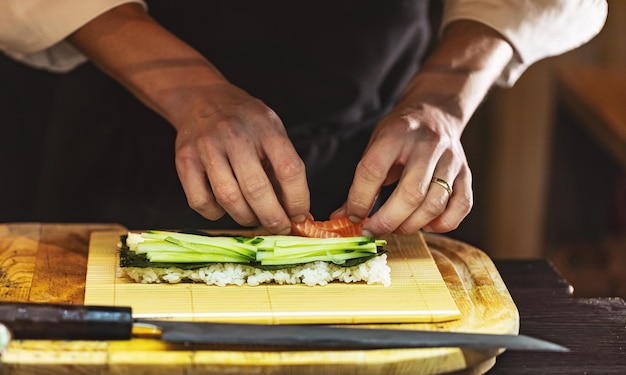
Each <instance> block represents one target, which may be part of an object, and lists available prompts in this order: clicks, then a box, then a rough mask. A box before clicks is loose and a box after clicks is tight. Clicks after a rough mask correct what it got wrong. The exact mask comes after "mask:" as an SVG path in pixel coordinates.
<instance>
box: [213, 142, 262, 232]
mask: <svg viewBox="0 0 626 375" xmlns="http://www.w3.org/2000/svg"><path fill="white" fill-rule="evenodd" d="M202 155H204V157H205V161H204V166H205V170H206V173H207V176H208V178H209V184H210V186H211V189H212V191H213V195H214V196H215V200H216V201H217V203H218V204H219V205H220V206H221V207H223V209H224V210H225V211H226V212H228V214H229V215H230V216H231V217H232V218H233V220H235V221H236V222H237V223H239V224H241V225H243V226H255V225H258V224H259V220H258V219H257V216H256V214H255V213H254V211H253V210H252V208H251V207H250V206H249V205H248V203H247V201H246V199H245V198H244V195H243V193H242V192H241V190H240V186H239V183H238V181H237V178H236V177H235V175H234V174H233V169H232V168H231V165H230V163H229V160H228V159H227V155H225V154H223V153H218V152H213V153H209V152H203V153H202Z"/></svg>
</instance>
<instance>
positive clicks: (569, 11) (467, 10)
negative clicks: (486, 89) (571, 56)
mask: <svg viewBox="0 0 626 375" xmlns="http://www.w3.org/2000/svg"><path fill="white" fill-rule="evenodd" d="M607 14H608V4H607V2H606V0H446V2H445V6H444V14H443V19H442V25H441V30H443V29H444V28H445V27H446V26H447V25H448V24H450V23H451V22H453V21H456V20H474V21H477V22H481V23H483V24H485V25H487V26H489V27H491V28H493V29H494V30H496V31H498V32H499V33H500V34H501V35H502V36H503V37H504V38H506V39H507V40H508V41H509V43H511V45H512V47H513V48H514V50H515V55H514V58H513V59H512V60H511V62H510V63H509V64H508V66H507V67H506V69H504V71H503V72H502V75H501V76H500V77H499V79H498V80H497V82H496V84H498V85H500V86H504V87H509V86H512V85H513V84H514V83H515V82H516V81H517V79H518V78H519V77H520V76H521V75H522V73H523V72H524V71H525V70H526V69H527V68H528V67H529V66H530V65H532V64H533V63H535V62H537V61H539V60H541V59H544V58H547V57H550V56H556V55H559V54H562V53H564V52H567V51H570V50H573V49H575V48H577V47H579V46H581V45H582V44H584V43H586V42H588V41H589V40H591V39H592V38H593V37H594V36H596V35H597V34H598V33H599V32H600V31H601V30H602V27H603V26H604V24H605V22H606V17H607Z"/></svg>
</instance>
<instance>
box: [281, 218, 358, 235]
mask: <svg viewBox="0 0 626 375" xmlns="http://www.w3.org/2000/svg"><path fill="white" fill-rule="evenodd" d="M366 221H367V218H366V219H364V220H363V221H361V222H360V223H357V224H355V223H353V222H351V221H350V219H348V218H347V217H340V218H336V219H330V220H326V221H315V220H314V219H313V218H312V217H309V218H307V219H306V220H304V221H303V222H301V223H294V222H292V223H291V234H292V235H294V236H303V237H315V238H328V237H353V236H360V235H361V229H363V224H365V222H366Z"/></svg>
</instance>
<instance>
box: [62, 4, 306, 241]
mask: <svg viewBox="0 0 626 375" xmlns="http://www.w3.org/2000/svg"><path fill="white" fill-rule="evenodd" d="M68 40H69V41H70V42H71V43H73V44H74V46H75V47H76V48H78V49H79V50H80V51H82V52H83V53H84V54H85V55H86V56H88V57H89V58H90V59H91V60H92V61H93V62H94V63H95V64H97V65H98V66H99V67H100V68H101V69H102V70H103V71H105V72H106V73H107V74H109V75H110V76H111V77H113V78H114V79H116V80H117V81H118V82H120V83H121V84H122V85H124V86H125V87H126V88H128V89H129V90H130V91H131V92H132V93H133V94H134V95H135V96H136V97H137V98H138V99H140V100H141V101H142V102H143V103H145V104H146V105H147V106H148V107H150V108H152V109H153V110H154V111H155V112H157V113H158V114H160V115H161V116H163V117H164V118H165V119H167V120H168V121H169V122H170V123H171V124H172V125H173V126H174V127H175V128H176V130H177V139H176V167H177V170H178V174H179V177H180V180H181V182H182V185H183V188H184V190H185V193H186V195H187V199H188V201H189V204H190V205H191V207H193V208H194V209H195V210H197V211H198V212H199V213H200V214H202V215H204V216H205V217H207V218H208V219H218V218H220V217H221V216H222V215H224V213H225V212H228V213H229V214H230V215H231V216H232V217H233V218H234V219H235V220H236V221H237V222H238V223H240V224H242V225H246V226H247V225H257V224H261V225H263V226H264V227H265V228H266V229H268V230H269V231H271V232H272V233H288V232H289V231H290V228H291V222H290V218H291V219H292V220H294V221H302V220H304V218H305V215H306V214H307V213H308V212H309V191H308V187H307V182H306V174H305V171H304V164H303V162H302V160H300V158H299V156H298V155H297V153H296V151H295V150H294V148H293V146H292V144H291V142H290V141H289V139H287V134H286V132H285V129H284V127H283V124H282V123H281V121H280V119H279V118H278V116H276V114H275V113H274V112H273V111H272V110H270V109H269V108H268V107H266V106H265V104H263V103H262V102H261V101H259V100H258V99H255V98H253V97H251V96H250V95H248V94H247V93H246V92H244V91H242V90H240V89H238V88H237V87H235V86H233V85H231V84H230V83H229V82H228V81H227V80H226V79H225V78H224V77H223V76H222V74H221V73H220V72H219V71H218V70H217V69H216V67H215V66H213V65H212V64H211V62H209V61H208V60H207V59H206V58H205V57H204V56H202V55H201V54H200V53H198V51H196V50H195V49H193V48H192V47H191V46H189V45H188V44H187V43H185V42H183V41H182V40H180V39H178V38H177V37H176V36H175V35H173V34H172V33H170V32H169V31H168V30H166V29H165V28H163V27H162V26H161V25H159V24H158V23H157V22H156V21H155V20H154V19H152V18H151V17H150V15H149V14H147V13H146V12H145V10H144V9H143V8H142V7H141V6H139V5H137V4H135V3H128V4H122V5H120V6H117V7H115V8H112V9H111V10H109V11H107V12H105V13H103V14H101V15H100V16H98V17H96V18H94V19H93V20H91V21H90V22H88V23H87V24H85V25H84V26H83V27H81V28H80V29H78V30H77V31H76V32H75V33H73V34H72V35H71V36H70V37H69V38H68Z"/></svg>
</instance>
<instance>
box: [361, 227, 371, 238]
mask: <svg viewBox="0 0 626 375" xmlns="http://www.w3.org/2000/svg"><path fill="white" fill-rule="evenodd" d="M361 235H362V236H364V237H374V233H372V232H370V231H369V230H367V229H363V230H362V231H361Z"/></svg>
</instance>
